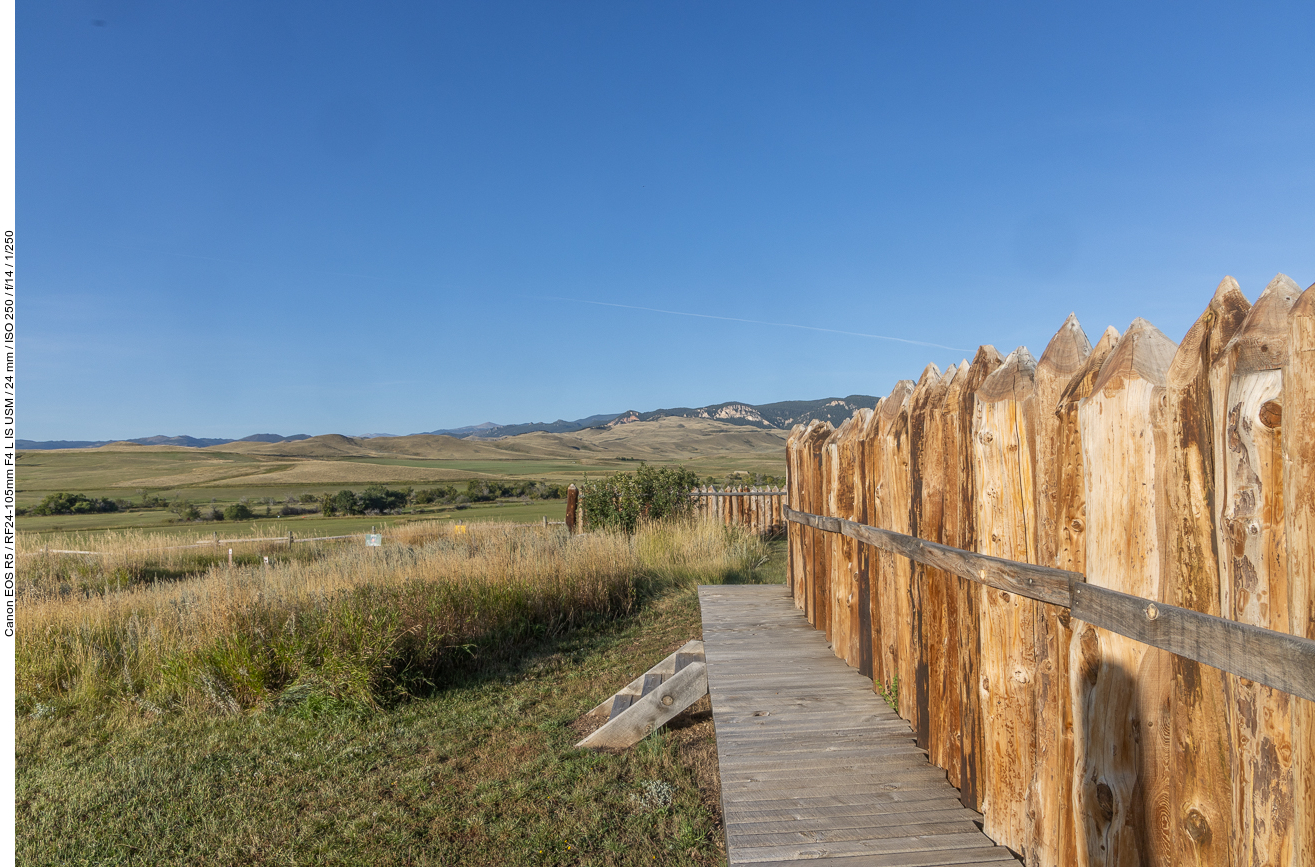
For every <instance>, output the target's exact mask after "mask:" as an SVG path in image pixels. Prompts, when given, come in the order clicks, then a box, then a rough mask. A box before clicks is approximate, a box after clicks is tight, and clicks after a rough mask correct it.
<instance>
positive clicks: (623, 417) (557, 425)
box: [427, 394, 877, 439]
mask: <svg viewBox="0 0 1315 867" xmlns="http://www.w3.org/2000/svg"><path fill="white" fill-rule="evenodd" d="M876 405H877V398H875V397H873V396H872V395H867V394H851V395H849V396H848V397H824V398H822V399H821V400H783V401H779V402H777V403H764V404H760V405H757V406H755V405H753V404H749V403H741V402H739V401H728V402H726V403H716V404H712V405H710V406H699V407H687V406H681V407H676V408H674V409H655V410H653V411H652V412H638V411H635V410H630V411H629V412H623V413H602V414H600V415H591V416H588V417H587V418H581V419H576V420H575V421H566V420H564V419H558V420H557V421H554V422H529V423H526V424H494V423H493V422H491V421H486V422H484V423H483V424H477V425H470V426H469V427H459V428H452V429H449V430H435V431H427V433H431V434H437V435H439V436H450V437H458V438H461V439H468V438H471V437H476V438H479V439H501V438H502V437H510V436H517V435H519V434H524V433H533V432H535V431H542V432H544V433H574V432H576V431H581V430H587V429H588V428H592V427H615V426H616V425H619V424H629V423H630V422H635V421H655V420H657V419H660V418H706V419H712V420H714V421H724V422H729V423H731V424H741V425H749V426H751V427H760V428H768V429H774V430H789V429H790V428H792V427H794V426H795V425H797V424H807V423H808V422H810V421H812V420H813V419H820V420H823V421H829V422H831V424H833V425H837V426H839V424H840V423H841V422H842V421H844V420H845V419H847V418H849V417H850V416H851V415H853V414H854V410H856V409H858V408H860V407H867V408H869V409H870V408H872V407H874V406H876Z"/></svg>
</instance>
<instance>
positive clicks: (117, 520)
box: [18, 418, 785, 540]
mask: <svg viewBox="0 0 1315 867" xmlns="http://www.w3.org/2000/svg"><path fill="white" fill-rule="evenodd" d="M784 437H785V433H784V432H783V431H776V430H762V429H758V428H752V427H745V426H739V425H732V424H727V423H724V422H718V421H710V420H706V419H675V418H664V419H660V420H657V421H652V422H639V423H635V424H627V425H619V426H617V427H615V428H609V429H590V430H584V431H578V432H576V433H571V434H545V433H531V434H522V435H520V436H515V437H507V438H505V439H499V440H472V439H455V438H453V437H447V436H431V435H422V436H408V437H374V438H370V439H359V438H351V437H343V436H337V435H327V436H320V437H312V438H311V439H307V440H299V441H296V442H287V443H248V442H243V443H228V444H226V445H223V446H212V447H210V448H200V449H198V448H184V447H179V446H139V445H131V444H115V445H109V446H103V447H101V448H94V449H59V450H39V451H24V452H20V453H19V457H18V506H19V508H20V509H24V510H29V511H30V510H31V509H32V508H33V507H35V506H37V505H38V504H39V503H41V502H42V500H44V499H45V498H46V497H48V496H50V495H51V494H55V493H61V492H63V493H78V494H83V495H85V496H87V497H91V498H99V499H104V500H110V501H118V502H119V503H121V504H123V505H124V506H125V507H126V508H120V509H119V510H117V511H110V512H94V513H89V514H62V515H33V514H25V515H22V516H20V517H19V519H18V526H19V529H20V530H22V531H24V532H27V533H50V534H57V533H77V532H100V531H107V530H126V529H139V530H144V531H160V532H169V533H174V532H178V531H179V528H180V521H179V516H178V514H177V511H176V510H175V511H170V508H169V506H170V505H177V504H180V503H186V504H192V505H195V506H197V507H198V508H200V509H212V508H213V509H214V510H216V511H223V510H224V509H225V508H227V507H228V506H231V505H234V504H237V503H243V504H248V505H250V507H251V511H252V513H253V519H254V520H255V521H256V522H257V523H258V524H259V527H260V529H259V532H261V533H264V534H266V535H269V534H273V533H274V532H275V531H274V530H273V529H272V528H271V527H269V526H267V525H269V524H270V523H271V522H272V521H274V520H277V521H278V524H279V529H278V531H277V532H280V533H283V534H285V535H286V533H287V532H293V533H296V534H297V535H299V536H307V535H332V534H334V533H340V532H362V531H363V530H368V528H369V527H370V526H371V525H372V524H374V525H385V524H386V525H390V526H395V525H398V524H400V523H403V522H407V521H414V520H432V519H434V518H451V519H456V520H460V521H471V520H474V521H541V520H542V519H543V518H544V517H547V518H549V520H555V521H560V520H562V518H563V516H564V504H563V503H561V502H560V501H554V500H541V499H521V498H506V497H501V498H496V500H495V501H492V502H468V503H460V502H445V503H431V504H424V505H415V504H413V505H411V506H409V507H408V508H406V509H403V510H399V511H397V512H396V513H394V514H389V515H384V516H375V517H374V518H373V520H370V519H369V516H365V519H364V520H358V519H356V518H351V517H344V516H336V517H324V516H322V515H320V514H317V513H315V512H314V511H313V510H312V509H305V510H304V511H306V512H308V514H302V515H284V516H280V514H279V513H280V511H287V510H286V509H284V506H286V505H288V504H290V503H291V504H294V506H295V504H296V503H305V502H309V501H317V500H319V499H320V498H322V497H324V496H325V495H333V494H335V493H337V492H338V491H340V490H343V489H351V490H354V491H358V492H359V491H360V490H361V489H363V488H365V487H367V486H370V485H381V486H386V487H390V488H395V489H400V490H405V489H408V488H409V489H413V490H426V489H434V488H437V487H441V486H449V487H454V488H456V489H457V490H458V491H463V490H465V488H466V487H467V486H468V485H469V484H470V483H472V482H476V483H478V482H480V481H512V482H535V481H537V482H543V483H546V484H550V485H557V486H565V485H567V484H570V483H572V482H575V483H580V482H583V481H584V480H585V479H586V478H598V477H601V476H606V475H610V474H612V473H615V472H618V471H625V470H632V469H634V468H635V467H636V466H638V463H639V462H640V461H644V462H647V463H649V464H651V465H654V466H674V465H677V464H680V465H683V466H686V467H688V468H689V469H691V470H692V471H694V472H695V473H697V474H698V475H699V477H700V478H704V479H715V480H718V481H720V480H722V479H724V478H725V477H726V476H728V475H729V474H732V473H741V474H746V475H747V474H750V473H756V474H760V475H770V476H777V477H779V476H783V475H784V474H785V460H784V442H785V440H784ZM267 513H268V514H267ZM181 526H186V527H187V528H188V530H189V531H195V535H196V536H197V539H198V540H199V539H200V538H201V537H202V536H206V537H213V535H214V534H215V533H216V532H217V533H218V534H219V535H220V536H221V537H227V536H232V535H244V534H249V533H251V532H252V529H251V527H250V526H249V522H248V525H246V526H245V529H244V530H243V531H242V532H241V533H238V532H236V530H235V527H234V526H232V525H231V524H230V525H229V526H227V527H218V526H214V525H211V524H208V523H206V522H182V523H181Z"/></svg>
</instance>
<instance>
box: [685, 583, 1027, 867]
mask: <svg viewBox="0 0 1315 867" xmlns="http://www.w3.org/2000/svg"><path fill="white" fill-rule="evenodd" d="M699 603H700V606H701V608H702V611H703V650H704V656H705V658H706V665H707V677H708V691H709V693H711V695H712V718H713V724H714V725H715V727H716V730H717V760H718V764H719V765H720V768H721V805H722V812H723V814H724V817H725V826H726V845H727V850H728V854H729V856H730V863H731V864H733V865H734V864H753V865H757V867H771V865H776V864H786V863H789V862H794V861H800V860H820V861H821V862H822V863H824V864H828V865H837V867H839V865H845V867H860V865H862V867H935V865H949V864H956V865H973V864H994V865H998V864H999V863H1000V862H1002V861H1009V862H1012V861H1014V857H1013V855H1012V854H1011V853H1010V852H1009V850H1008V849H1006V848H1004V847H1003V846H996V845H994V844H993V843H992V842H991V840H990V839H989V838H987V837H986V835H985V834H983V833H982V832H981V831H980V830H979V829H978V826H977V824H976V823H975V821H974V820H979V819H980V817H979V816H978V814H976V813H974V812H972V811H971V810H968V809H965V808H964V807H963V806H962V805H961V804H960V803H959V792H958V790H957V789H955V788H954V787H953V786H951V785H950V784H949V783H948V782H947V781H946V779H945V772H944V771H942V770H940V769H939V768H935V767H933V766H932V765H930V764H929V763H928V762H927V754H926V753H925V752H924V751H922V750H920V749H918V748H917V746H916V744H915V743H914V736H913V731H912V729H910V728H909V724H908V723H906V722H905V721H904V720H902V719H900V718H899V716H898V715H897V714H896V713H895V712H894V711H892V710H891V709H890V707H889V706H888V705H887V704H886V703H885V702H884V701H883V700H882V699H881V697H880V696H878V695H877V694H876V693H874V692H873V691H872V681H871V680H869V679H868V678H866V677H864V676H863V675H861V674H859V673H858V672H857V671H855V670H854V669H852V668H850V667H849V666H848V665H846V664H845V662H844V661H843V660H840V659H837V658H836V657H835V655H834V654H832V652H831V649H830V646H829V645H828V644H827V641H826V636H825V634H823V633H821V632H818V631H817V630H815V629H813V627H812V626H810V625H809V624H808V621H807V620H805V619H804V616H803V614H801V613H800V612H799V611H798V610H797V609H795V607H794V603H793V601H792V600H791V598H790V596H789V593H788V591H787V590H786V588H785V587H784V586H781V585H767V586H761V585H759V586H750V585H745V586H704V587H700V588H699Z"/></svg>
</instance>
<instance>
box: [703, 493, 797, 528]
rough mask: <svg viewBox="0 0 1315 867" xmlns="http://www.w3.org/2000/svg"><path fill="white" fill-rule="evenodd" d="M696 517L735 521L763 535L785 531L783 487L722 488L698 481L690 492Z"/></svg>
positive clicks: (786, 494)
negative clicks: (696, 485) (697, 484)
mask: <svg viewBox="0 0 1315 867" xmlns="http://www.w3.org/2000/svg"><path fill="white" fill-rule="evenodd" d="M690 496H692V497H693V498H694V501H695V503H694V510H695V513H696V514H698V515H699V516H700V517H702V518H704V519H706V520H710V521H720V522H721V523H723V524H738V525H740V526H743V527H747V528H749V530H751V531H752V532H754V533H759V534H761V535H763V536H775V535H778V534H780V533H784V532H785V513H784V511H783V507H784V506H785V500H786V497H787V496H788V493H787V492H786V490H785V489H784V488H763V487H740V488H722V489H721V490H718V489H717V488H716V486H714V485H702V486H700V487H698V488H695V489H694V490H693V491H691V492H690Z"/></svg>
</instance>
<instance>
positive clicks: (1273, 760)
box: [1211, 274, 1301, 864]
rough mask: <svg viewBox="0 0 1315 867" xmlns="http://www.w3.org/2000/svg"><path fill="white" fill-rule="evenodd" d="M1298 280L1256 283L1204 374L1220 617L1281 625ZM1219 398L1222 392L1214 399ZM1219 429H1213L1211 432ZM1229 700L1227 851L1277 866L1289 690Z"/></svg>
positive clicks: (1234, 686)
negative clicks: (1288, 368) (1288, 404)
mask: <svg viewBox="0 0 1315 867" xmlns="http://www.w3.org/2000/svg"><path fill="white" fill-rule="evenodd" d="M1300 294H1301V290H1300V288H1299V287H1298V286H1297V285H1296V284H1295V283H1293V282H1292V280H1290V279H1289V278H1288V277H1286V276H1284V275H1282V274H1280V275H1278V276H1277V277H1275V278H1274V280H1273V281H1271V282H1270V284H1269V285H1268V286H1267V287H1265V291H1264V292H1263V293H1262V294H1261V296H1260V297H1259V298H1258V299H1256V303H1255V306H1253V307H1252V308H1251V310H1250V312H1248V313H1247V317H1246V320H1245V321H1244V322H1243V323H1242V327H1241V328H1240V329H1239V331H1238V333H1237V334H1236V335H1235V336H1234V337H1233V339H1232V340H1231V341H1229V343H1228V346H1227V347H1226V348H1225V349H1224V351H1223V353H1222V354H1221V356H1220V358H1219V359H1218V360H1217V361H1216V362H1215V365H1214V370H1213V373H1212V377H1211V391H1212V397H1213V398H1214V409H1215V411H1216V412H1217V413H1222V416H1221V417H1219V418H1217V420H1216V423H1217V425H1218V427H1217V428H1216V431H1217V436H1216V444H1215V454H1216V456H1218V457H1221V458H1222V459H1221V460H1217V464H1216V465H1217V466H1218V467H1219V469H1220V473H1219V475H1218V477H1217V478H1216V481H1217V482H1222V483H1223V484H1222V486H1221V487H1220V488H1219V490H1218V493H1219V494H1220V496H1219V497H1218V499H1217V500H1216V502H1215V508H1216V509H1217V510H1218V511H1217V518H1216V520H1217V528H1218V532H1219V541H1220V543H1221V544H1220V545H1219V577H1220V607H1221V610H1222V611H1223V612H1224V616H1225V617H1230V618H1232V619H1234V620H1238V621H1241V622H1243V623H1249V624H1251V625H1253V626H1261V627H1264V628H1266V629H1277V630H1280V631H1283V632H1286V631H1287V630H1288V629H1289V628H1290V626H1291V623H1290V620H1289V616H1288V610H1287V609H1288V581H1287V545H1286V540H1285V535H1284V534H1285V524H1284V518H1283V510H1284V496H1283V460H1282V408H1283V402H1284V401H1283V371H1282V368H1283V365H1284V363H1285V362H1286V361H1287V348H1288V321H1287V320H1288V311H1289V310H1291V309H1292V306H1293V305H1294V304H1295V303H1296V301H1297V298H1298V296H1300ZM1220 398H1223V399H1222V400H1221V399H1220ZM1219 434H1222V436H1220V435H1219ZM1228 680H1229V691H1230V693H1231V699H1232V711H1233V713H1232V723H1233V730H1232V735H1233V746H1234V749H1235V751H1236V757H1237V762H1236V764H1235V766H1234V773H1233V793H1234V800H1233V816H1234V821H1235V823H1236V824H1235V825H1234V827H1233V841H1234V846H1233V858H1234V860H1235V861H1237V862H1238V863H1256V864H1279V863H1284V862H1285V861H1286V860H1287V858H1289V857H1290V853H1291V846H1292V837H1291V829H1292V822H1291V816H1292V809H1293V807H1292V796H1293V780H1292V757H1293V744H1292V724H1291V706H1292V705H1291V703H1292V698H1291V696H1289V695H1288V694H1287V693H1284V692H1282V691H1280V690H1276V689H1271V688H1270V687H1266V686H1261V685H1259V684H1256V683H1253V682H1251V681H1247V680H1244V679H1242V678H1238V677H1233V676H1230V677H1229V679H1228Z"/></svg>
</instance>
